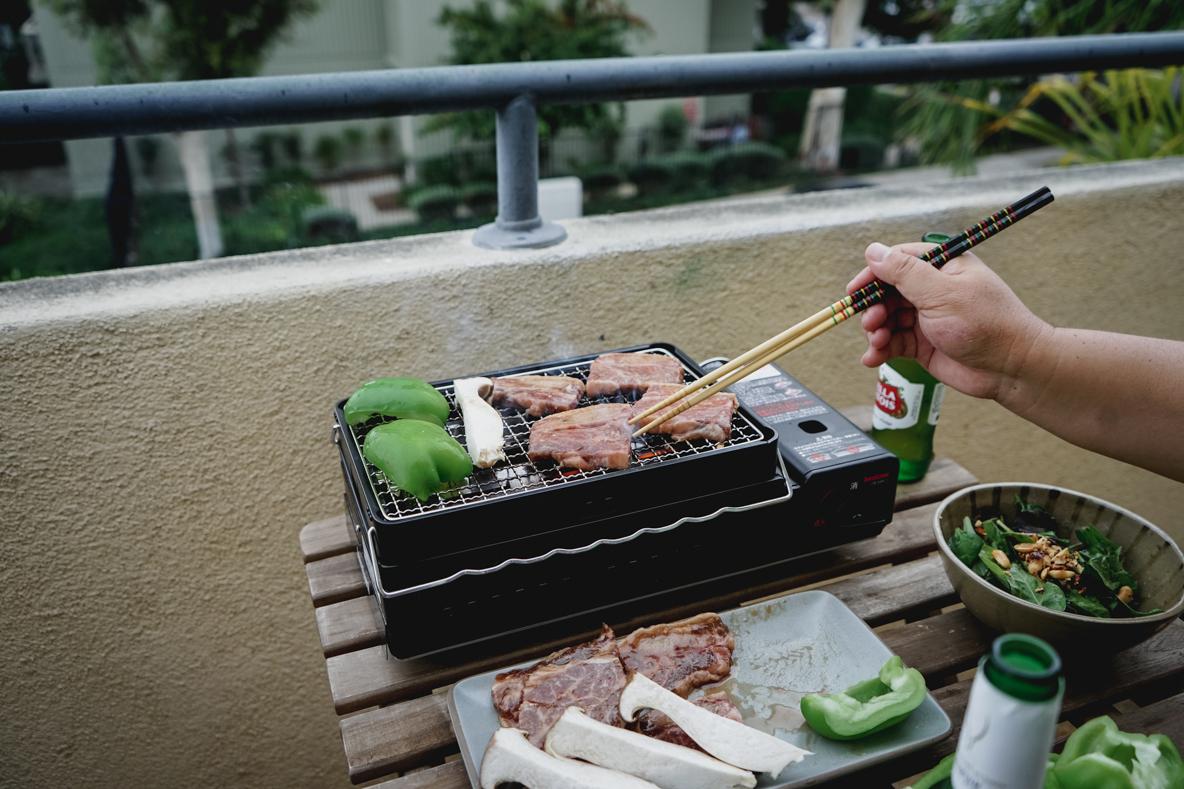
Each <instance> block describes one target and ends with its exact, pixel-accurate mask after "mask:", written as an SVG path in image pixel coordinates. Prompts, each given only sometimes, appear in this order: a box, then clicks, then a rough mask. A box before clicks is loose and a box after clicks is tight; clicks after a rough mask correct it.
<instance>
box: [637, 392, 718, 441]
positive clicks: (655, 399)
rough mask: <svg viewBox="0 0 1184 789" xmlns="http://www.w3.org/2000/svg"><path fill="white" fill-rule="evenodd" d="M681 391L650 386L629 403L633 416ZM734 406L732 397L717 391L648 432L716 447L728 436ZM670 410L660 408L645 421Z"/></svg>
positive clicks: (669, 408)
mask: <svg viewBox="0 0 1184 789" xmlns="http://www.w3.org/2000/svg"><path fill="white" fill-rule="evenodd" d="M681 388H682V387H681V386H680V385H678V384H650V388H649V389H647V390H646V391H645V395H644V396H643V397H642V398H641V399H640V400H638V401H637V402H636V403H634V404H633V409H634V411H633V413H635V414H640V413H641V412H642V411H644V410H646V409H647V408H649V407H651V406H655V405H657V404H658V403H660V402H662V400H664V399H665V398H667V397H669V396H670V395H672V394H674V393H675V392H677V391H678V390H679V389H681ZM738 405H739V401H738V400H737V399H736V395H734V394H732V393H731V392H717V393H715V394H713V395H711V397H708V398H707V399H706V400H704V401H703V402H701V403H697V404H696V405H693V406H691V407H690V408H688V409H687V410H686V411H683V412H682V413H681V414H676V415H674V416H672V417H670V418H669V419H667V420H666V421H665V422H663V423H662V424H660V425H658V426H657V427H655V428H654V429H653V430H651V431H650V432H651V433H662V434H665V435H668V436H670V437H671V438H672V439H674V440H675V441H700V440H703V441H714V442H715V443H717V444H719V443H722V442H724V441H727V440H728V437H729V436H730V435H732V415H733V414H735V413H736V408H737V407H738ZM673 408H674V406H673V405H671V406H669V407H667V408H663V409H662V410H661V411H659V412H657V413H656V414H653V415H652V416H649V417H646V420H645V421H646V422H650V421H652V420H654V419H657V418H659V417H660V416H662V415H663V414H665V413H667V412H668V411H670V410H671V409H673Z"/></svg>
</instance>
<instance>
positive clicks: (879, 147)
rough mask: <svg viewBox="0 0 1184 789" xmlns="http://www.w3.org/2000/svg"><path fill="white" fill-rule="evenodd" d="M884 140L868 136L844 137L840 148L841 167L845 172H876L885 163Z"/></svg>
mask: <svg viewBox="0 0 1184 789" xmlns="http://www.w3.org/2000/svg"><path fill="white" fill-rule="evenodd" d="M886 147H887V145H886V144H885V142H884V140H882V139H880V138H879V137H875V136H872V135H868V134H851V135H844V137H843V142H842V145H841V146H840V148H839V167H841V168H842V169H844V170H875V169H877V168H878V167H879V166H880V165H881V164H883V163H884V149H885V148H886Z"/></svg>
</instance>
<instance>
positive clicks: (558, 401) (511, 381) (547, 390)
mask: <svg viewBox="0 0 1184 789" xmlns="http://www.w3.org/2000/svg"><path fill="white" fill-rule="evenodd" d="M583 395H584V382H583V381H581V380H580V379H578V378H568V377H567V376H565V375H515V376H507V377H505V378H494V379H493V394H492V395H491V400H492V402H493V404H494V405H497V406H511V407H513V408H522V409H525V410H526V413H527V414H529V415H530V416H546V415H547V414H554V413H558V412H559V411H570V410H571V409H573V408H575V407H576V405H578V404H579V402H580V398H581V397H583Z"/></svg>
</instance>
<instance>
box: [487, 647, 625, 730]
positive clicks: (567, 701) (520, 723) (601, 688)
mask: <svg viewBox="0 0 1184 789" xmlns="http://www.w3.org/2000/svg"><path fill="white" fill-rule="evenodd" d="M624 687H625V669H624V667H623V666H622V664H621V656H620V652H619V651H618V648H617V642H616V640H615V639H614V637H613V631H612V630H610V629H609V628H608V627H607V626H605V627H604V629H603V630H602V631H601V633H600V637H599V638H597V639H595V640H594V641H588V642H586V643H583V644H579V645H577V646H574V647H568V648H567V649H561V650H559V651H558V652H554V653H552V654H551V655H548V656H547V657H545V658H543V659H542V660H541V661H539V662H538V663H536V664H535V665H533V666H531V667H530V668H525V669H515V670H513V671H507V672H505V673H504V674H498V675H497V676H496V677H495V678H494V681H493V706H494V709H496V710H497V714H498V719H499V720H501V723H502V725H503V726H510V727H513V728H516V729H521V730H522V731H524V732H526V736H527V738H528V739H529V740H530V742H531V743H533V744H534V745H536V746H538V747H540V748H541V747H542V745H543V739H544V738H545V737H546V735H547V732H548V731H549V730H550V729H551V726H552V725H554V723H555V721H557V720H559V716H561V715H562V714H563V711H564V710H565V709H567V708H568V707H571V706H575V707H579V708H581V709H582V710H583V711H584V712H585V713H586V714H587V715H588V716H589V717H591V718H595V719H596V720H598V721H600V722H601V723H607V724H609V725H611V726H621V725H623V722H622V721H621V716H620V713H619V712H618V710H617V702H618V701H619V700H620V696H621V690H622V689H623V688H624Z"/></svg>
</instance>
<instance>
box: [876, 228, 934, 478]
mask: <svg viewBox="0 0 1184 789" xmlns="http://www.w3.org/2000/svg"><path fill="white" fill-rule="evenodd" d="M921 240H922V241H928V242H930V243H933V244H941V243H944V242H946V241H949V240H950V237H949V236H947V235H943V234H941V233H926V234H925V235H924V236H923V237H922V238H921ZM945 395H946V387H945V384H943V383H941V382H940V381H938V380H937V379H936V378H934V377H933V376H932V375H930V374H929V371H928V370H926V369H925V368H924V367H923V366H921V364H920V363H919V362H917V361H916V360H915V359H903V358H900V359H889V360H888V361H887V362H885V363H884V364H882V365H880V376H879V381H878V382H877V383H876V401H875V405H874V406H873V407H872V432H871V436H872V439H874V440H875V441H876V442H877V443H878V444H879V445H880V446H882V447H884V449H887V450H888V451H889V452H891V453H892V454H894V455H896V456H897V457H898V458H900V472H899V474H897V481H899V482H916V481H917V480H919V479H921V478H922V477H924V476H925V473H926V472H927V471H929V464H930V463H932V462H933V433H934V431H935V430H936V429H937V418H938V416H939V415H940V414H941V404H942V400H943V399H944V398H945Z"/></svg>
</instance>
